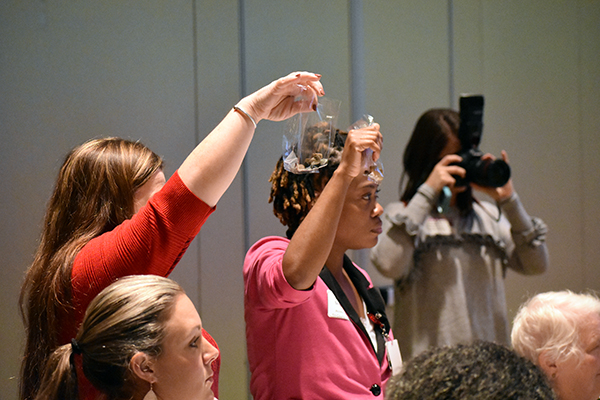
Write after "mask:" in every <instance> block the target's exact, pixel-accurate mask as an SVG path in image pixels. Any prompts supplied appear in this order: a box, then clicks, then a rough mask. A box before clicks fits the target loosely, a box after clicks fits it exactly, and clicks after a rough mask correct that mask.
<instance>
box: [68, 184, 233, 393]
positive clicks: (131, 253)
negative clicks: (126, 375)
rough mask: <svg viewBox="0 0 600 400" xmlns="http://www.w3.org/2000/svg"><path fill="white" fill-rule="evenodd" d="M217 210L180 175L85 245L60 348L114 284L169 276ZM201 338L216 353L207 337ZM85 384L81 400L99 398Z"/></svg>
mask: <svg viewBox="0 0 600 400" xmlns="http://www.w3.org/2000/svg"><path fill="white" fill-rule="evenodd" d="M214 210H215V207H209V206H208V205H207V204H206V203H204V202H203V201H202V200H200V199H199V198H198V197H196V195H194V194H193V193H192V192H191V191H190V190H189V189H188V188H187V186H185V184H184V183H183V181H182V180H181V178H180V177H179V174H178V173H177V172H176V173H175V174H174V175H173V176H172V177H171V178H170V179H169V180H168V181H167V183H166V184H165V186H164V187H163V188H162V189H161V190H160V191H158V192H157V193H156V194H155V195H154V196H152V197H151V198H150V200H149V201H148V203H147V204H146V205H145V206H143V207H142V208H141V209H140V210H139V211H138V212H137V213H136V214H135V215H134V216H133V217H132V218H131V219H130V220H126V221H124V222H123V223H121V224H120V225H119V226H117V227H116V228H115V229H113V230H111V231H109V232H106V233H104V234H102V235H100V236H98V237H96V238H94V239H92V240H91V241H90V242H89V243H87V244H86V245H85V246H84V247H83V248H82V249H81V251H80V252H79V253H78V254H77V256H76V257H75V260H74V262H73V270H72V273H71V283H72V300H73V305H74V308H75V310H74V313H73V315H70V316H68V318H66V319H65V321H62V323H61V324H60V326H61V327H62V331H61V335H60V337H61V342H62V343H69V342H70V340H71V338H74V337H75V335H76V333H77V329H78V328H79V326H80V325H81V322H82V321H83V316H84V314H85V310H86V308H87V306H88V305H89V304H90V302H91V301H92V299H93V298H94V297H95V296H96V295H97V294H98V293H100V291H102V289H104V288H106V287H107V286H109V285H110V284H111V283H113V282H114V281H115V280H116V279H118V278H120V277H123V276H128V275H160V276H165V277H166V276H168V275H169V274H170V273H171V271H172V270H173V268H174V267H175V265H176V264H177V263H178V262H179V260H180V259H181V257H182V256H183V254H184V253H185V251H186V250H187V248H188V246H189V245H190V242H191V241H192V240H193V239H194V238H195V237H196V235H197V234H198V233H199V232H200V228H201V227H202V225H203V224H204V222H205V221H206V219H207V218H208V217H209V215H210V214H212V212H213V211H214ZM203 335H204V337H206V338H207V339H208V340H209V341H210V342H211V343H213V345H214V346H215V347H217V346H216V342H215V341H214V339H213V338H212V337H210V335H209V334H208V333H207V332H206V331H203ZM220 362H221V358H220V356H219V357H218V358H217V360H215V362H214V363H213V365H212V367H213V370H214V372H215V374H214V377H215V379H214V384H213V392H214V393H215V396H218V390H217V388H218V372H219V368H220ZM81 375H83V374H79V376H80V377H81ZM83 380H84V381H82V379H81V378H80V380H79V381H80V385H79V391H80V396H79V397H80V399H85V400H91V399H94V398H96V397H95V396H96V395H97V391H96V390H95V389H94V387H93V386H92V385H91V384H90V383H89V382H88V381H87V380H85V377H83Z"/></svg>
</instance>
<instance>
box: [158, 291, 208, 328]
mask: <svg viewBox="0 0 600 400" xmlns="http://www.w3.org/2000/svg"><path fill="white" fill-rule="evenodd" d="M165 326H166V329H167V332H168V335H175V336H181V335H183V336H185V335H188V334H189V333H190V332H191V331H192V330H200V329H201V328H202V322H201V321H200V315H198V311H196V307H195V306H194V304H193V303H192V301H191V300H190V298H189V297H187V296H186V295H185V294H181V295H179V296H178V297H177V299H176V300H175V306H174V307H173V312H172V313H171V315H170V316H169V318H168V319H167V321H166V323H165Z"/></svg>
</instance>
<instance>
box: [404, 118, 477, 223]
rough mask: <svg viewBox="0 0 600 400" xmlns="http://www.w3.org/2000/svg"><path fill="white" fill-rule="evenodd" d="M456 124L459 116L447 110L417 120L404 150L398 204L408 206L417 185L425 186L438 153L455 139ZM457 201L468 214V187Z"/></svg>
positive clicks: (456, 132)
mask: <svg viewBox="0 0 600 400" xmlns="http://www.w3.org/2000/svg"><path fill="white" fill-rule="evenodd" d="M459 125H460V115H459V114H458V112H456V111H454V110H452V109H449V108H433V109H430V110H427V111H426V112H424V113H423V114H422V115H421V116H420V117H419V119H418V120H417V123H416V125H415V128H414V130H413V133H412V135H411V137H410V140H409V141H408V144H407V145H406V148H405V149H404V157H403V159H402V162H403V166H404V172H403V173H402V178H401V179H400V192H401V193H402V195H401V196H400V201H402V202H405V203H408V202H409V201H410V200H411V199H412V198H413V196H414V195H415V194H416V193H417V189H419V186H421V185H422V184H423V183H425V181H426V180H427V178H428V177H429V174H431V171H433V168H434V167H435V165H436V164H437V163H438V162H439V161H440V154H441V152H442V150H443V149H444V148H445V147H446V144H448V141H449V140H450V139H451V138H452V137H454V138H456V139H458V128H459ZM405 181H406V182H405ZM456 201H457V203H456V204H457V206H458V208H459V209H460V210H461V213H463V214H466V213H468V212H469V211H470V210H471V209H472V201H473V198H472V192H471V188H470V187H467V190H466V191H464V192H462V193H459V194H458V195H457V197H456Z"/></svg>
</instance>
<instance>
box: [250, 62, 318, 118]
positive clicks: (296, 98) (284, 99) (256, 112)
mask: <svg viewBox="0 0 600 400" xmlns="http://www.w3.org/2000/svg"><path fill="white" fill-rule="evenodd" d="M320 79H321V75H319V74H313V73H311V72H293V73H291V74H289V75H287V76H284V77H283V78H279V79H277V80H275V81H273V82H271V83H270V84H268V85H267V86H265V87H263V88H261V89H259V90H257V91H256V92H254V93H252V94H250V95H248V96H246V97H244V98H243V99H241V100H240V101H239V103H238V106H240V107H241V108H242V109H244V110H245V111H246V112H248V113H249V114H250V115H251V116H252V117H253V118H254V120H255V121H256V122H258V121H260V120H261V119H268V120H271V121H281V120H284V119H287V118H289V117H291V116H293V115H295V114H297V113H299V112H309V111H315V110H316V109H317V104H318V97H319V96H323V95H325V92H324V91H323V85H321V82H319V80H320Z"/></svg>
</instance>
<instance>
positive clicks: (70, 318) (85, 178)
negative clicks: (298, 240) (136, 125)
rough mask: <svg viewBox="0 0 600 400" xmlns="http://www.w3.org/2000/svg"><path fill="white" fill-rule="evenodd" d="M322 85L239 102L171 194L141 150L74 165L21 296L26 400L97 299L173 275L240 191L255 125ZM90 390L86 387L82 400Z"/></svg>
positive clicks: (103, 145)
mask: <svg viewBox="0 0 600 400" xmlns="http://www.w3.org/2000/svg"><path fill="white" fill-rule="evenodd" d="M319 79H320V76H319V75H315V74H312V73H308V72H297V73H292V74H290V75H288V76H286V77H284V78H281V79H278V80H276V81H274V82H272V83H271V84H269V85H267V86H265V87H263V88H262V89H259V90H258V91H256V92H254V93H252V94H250V95H248V96H247V97H245V98H243V99H242V100H240V101H239V103H238V104H237V105H236V106H235V107H234V108H233V109H232V110H231V111H230V112H229V113H228V114H227V115H226V116H225V118H224V119H223V120H222V121H221V122H220V123H219V125H217V127H216V128H215V129H214V130H213V131H212V132H211V133H210V134H209V135H208V136H207V137H206V138H205V139H204V140H203V141H202V142H201V143H200V144H199V145H198V146H197V147H196V148H195V149H194V150H193V151H192V152H191V154H190V155H189V156H188V157H187V158H186V160H185V161H184V162H183V164H182V165H181V166H180V167H179V169H178V171H177V172H176V173H175V174H174V175H173V177H172V178H171V179H169V181H168V182H166V184H165V176H164V174H163V172H162V160H161V159H160V158H159V157H158V156H157V155H156V154H154V153H153V152H152V151H150V150H149V149H147V148H146V147H145V146H143V145H141V144H139V143H137V142H130V141H126V140H122V139H118V138H108V139H99V140H92V141H90V142H87V143H85V144H83V145H81V146H78V147H76V148H75V149H74V150H73V151H72V152H71V153H70V154H69V155H68V156H67V159H66V160H65V163H64V164H63V166H62V168H61V170H60V173H59V177H58V180H57V182H56V187H55V190H54V194H53V195H52V198H51V199H50V203H49V205H48V210H47V212H46V218H45V223H44V229H43V231H42V236H41V240H40V245H39V248H38V250H37V252H36V255H35V259H34V262H33V264H32V265H31V267H30V268H29V270H28V272H27V275H26V278H25V282H24V284H23V287H22V290H21V297H20V304H21V309H22V312H23V317H24V323H25V328H26V334H27V342H26V346H25V355H24V358H23V363H22V369H21V380H20V398H21V399H33V398H34V397H35V395H36V392H37V390H38V388H39V384H40V371H42V370H43V368H44V366H45V364H46V361H47V359H48V356H49V355H50V353H52V351H53V350H54V349H55V348H56V347H58V346H59V345H61V344H65V343H68V341H69V340H71V338H73V337H74V336H75V334H76V332H77V328H78V326H79V324H80V323H81V321H82V319H83V313H84V310H85V309H86V307H87V305H88V304H89V302H90V301H91V300H92V299H93V298H94V296H95V295H96V294H97V293H99V292H100V291H101V290H102V289H104V288H105V287H107V286H108V285H109V284H111V283H112V282H114V281H115V280H116V279H117V278H119V277H122V276H125V275H131V274H156V275H162V276H167V275H168V274H169V273H170V272H171V270H172V269H173V268H174V266H175V265H176V264H177V262H178V261H179V259H180V258H181V256H182V254H183V253H184V252H185V250H186V249H187V247H188V245H189V243H190V242H191V241H192V239H193V238H194V237H195V236H196V235H197V233H198V232H199V230H200V227H201V226H202V224H203V223H204V221H205V220H206V218H207V217H208V216H209V215H210V213H211V212H212V211H213V210H214V207H215V206H216V204H217V202H218V200H219V199H220V197H221V196H222V195H223V193H224V192H225V190H226V189H227V188H228V187H229V185H230V183H231V182H232V181H233V179H234V177H235V175H236V173H237V171H238V169H239V167H240V165H241V163H242V160H243V158H244V156H245V154H246V150H247V149H248V146H249V145H250V142H251V140H252V137H253V135H254V130H255V128H256V123H257V122H258V121H260V120H261V119H270V120H282V119H285V118H288V117H290V116H291V115H294V114H295V113H297V112H301V111H309V110H311V109H313V107H316V104H317V96H319V95H322V94H323V88H322V86H321V83H320V82H319ZM299 98H300V100H298V99H299ZM86 388H87V389H86ZM214 388H215V390H216V385H215V386H214ZM92 389H93V388H91V385H89V384H86V385H83V386H82V387H80V391H81V392H80V394H81V395H82V398H89V399H91V398H94V391H93V390H92Z"/></svg>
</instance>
